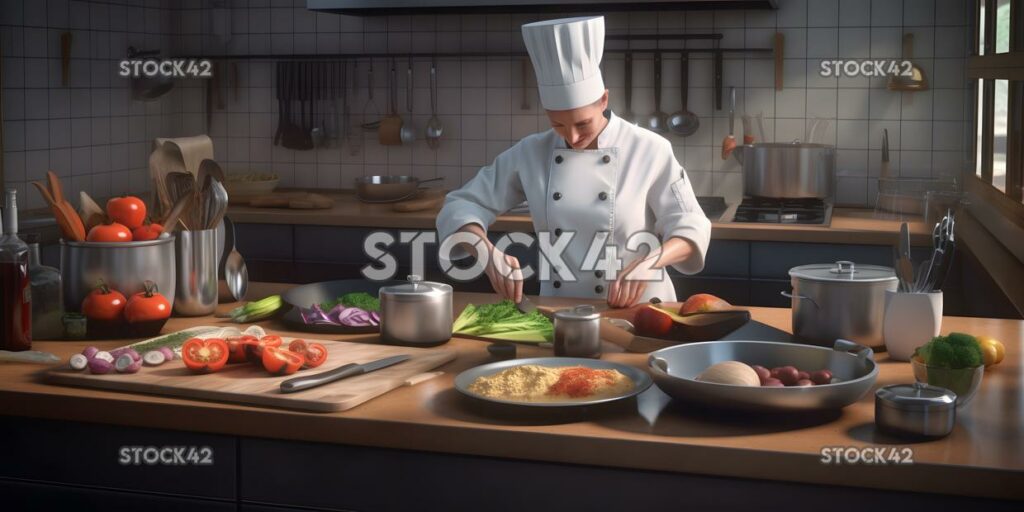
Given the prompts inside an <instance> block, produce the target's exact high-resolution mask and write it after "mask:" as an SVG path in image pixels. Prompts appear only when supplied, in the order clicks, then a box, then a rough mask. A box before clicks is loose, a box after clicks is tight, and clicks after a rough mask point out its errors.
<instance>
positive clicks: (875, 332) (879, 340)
mask: <svg viewBox="0 0 1024 512" xmlns="http://www.w3.org/2000/svg"><path fill="white" fill-rule="evenodd" d="M789 276H790V282H791V284H792V286H793V293H791V294H790V293H787V292H782V295H783V296H785V297H789V298H790V300H791V304H792V308H793V335H795V336H796V337H797V338H799V339H801V340H803V341H804V342H807V343H810V344H812V345H821V346H826V347H828V346H832V343H833V342H835V340H837V339H847V340H853V341H855V342H857V343H859V344H861V345H864V346H867V347H871V348H873V349H878V348H879V347H884V345H885V343H884V340H883V337H882V320H883V319H884V318H885V292H886V290H888V291H895V290H896V286H897V279H896V273H895V272H894V271H893V269H892V268H889V267H881V266H877V265H855V264H854V263H853V262H852V261H837V262H836V263H835V264H815V265H802V266H799V267H793V268H791V269H789Z"/></svg>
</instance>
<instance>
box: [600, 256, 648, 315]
mask: <svg viewBox="0 0 1024 512" xmlns="http://www.w3.org/2000/svg"><path fill="white" fill-rule="evenodd" d="M660 256H661V254H660V253H657V254H654V255H651V256H647V257H645V258H637V259H635V260H633V261H632V262H631V263H630V264H629V265H626V268H624V269H622V270H621V271H620V272H619V273H618V276H617V277H616V278H615V281H613V282H612V284H611V286H609V287H608V305H609V306H611V307H613V308H628V307H630V306H632V305H634V304H636V303H637V302H640V297H642V296H643V294H644V291H646V290H647V280H648V279H651V274H652V272H657V269H656V268H654V266H655V265H656V264H657V262H658V258H659V257H660Z"/></svg>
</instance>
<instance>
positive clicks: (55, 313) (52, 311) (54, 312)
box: [23, 234, 64, 340]
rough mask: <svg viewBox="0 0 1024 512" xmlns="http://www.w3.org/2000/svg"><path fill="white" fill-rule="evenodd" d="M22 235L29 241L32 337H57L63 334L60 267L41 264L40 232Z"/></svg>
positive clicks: (62, 297) (62, 296)
mask: <svg viewBox="0 0 1024 512" xmlns="http://www.w3.org/2000/svg"><path fill="white" fill-rule="evenodd" d="M23 238H24V239H25V241H26V242H28V279H29V282H31V283H32V337H33V338H34V339H37V340H56V339H60V338H61V337H62V336H63V335H64V325H63V317H64V292H63V290H62V289H61V278H60V270H57V269H56V268H53V267H48V266H46V265H43V264H42V263H41V261H40V257H39V235H34V234H29V235H25V236H24V237H23Z"/></svg>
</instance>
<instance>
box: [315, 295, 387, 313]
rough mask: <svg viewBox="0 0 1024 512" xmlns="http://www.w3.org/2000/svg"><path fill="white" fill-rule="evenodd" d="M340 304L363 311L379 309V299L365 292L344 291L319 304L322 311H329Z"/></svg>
mask: <svg viewBox="0 0 1024 512" xmlns="http://www.w3.org/2000/svg"><path fill="white" fill-rule="evenodd" d="M338 304H341V305H342V306H345V307H346V308H359V309H362V310H364V311H378V312H379V311H380V299H378V298H377V297H374V296H373V295H370V294H369V293H366V292H352V293H346V294H345V295H342V296H341V297H338V298H337V299H334V300H331V301H327V302H324V303H321V304H320V307H321V308H323V310H324V311H330V310H332V309H334V307H335V306H337V305H338Z"/></svg>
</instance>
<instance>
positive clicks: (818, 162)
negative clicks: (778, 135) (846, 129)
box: [732, 142, 836, 199]
mask: <svg viewBox="0 0 1024 512" xmlns="http://www.w3.org/2000/svg"><path fill="white" fill-rule="evenodd" d="M732 154H733V155H735V156H736V159H737V160H739V161H740V164H742V165H743V193H744V194H746V195H748V196H753V197H772V198H780V199H797V198H819V199H827V198H832V197H834V195H835V179H836V178H835V174H836V173H835V166H836V148H835V146H830V145H827V144H810V143H798V142H794V143H758V144H747V145H744V146H743V147H742V148H737V150H736V151H733V153H732Z"/></svg>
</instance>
